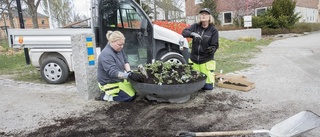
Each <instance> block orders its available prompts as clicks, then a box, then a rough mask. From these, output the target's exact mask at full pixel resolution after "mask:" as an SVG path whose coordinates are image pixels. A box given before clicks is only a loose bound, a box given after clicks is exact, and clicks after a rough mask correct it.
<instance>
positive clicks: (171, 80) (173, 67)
mask: <svg viewBox="0 0 320 137" xmlns="http://www.w3.org/2000/svg"><path fill="white" fill-rule="evenodd" d="M144 68H145V69H146V71H147V74H148V79H146V80H145V83H150V84H158V85H173V84H185V83H190V82H195V81H197V80H199V79H200V78H203V77H205V75H204V74H202V73H200V72H198V71H193V70H192V68H191V66H190V65H187V64H177V63H172V62H162V61H156V62H154V63H152V64H145V65H144Z"/></svg>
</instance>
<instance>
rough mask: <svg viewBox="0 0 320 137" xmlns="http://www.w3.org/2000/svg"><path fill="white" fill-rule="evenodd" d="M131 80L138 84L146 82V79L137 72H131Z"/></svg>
mask: <svg viewBox="0 0 320 137" xmlns="http://www.w3.org/2000/svg"><path fill="white" fill-rule="evenodd" d="M128 77H129V79H132V80H133V81H137V82H144V79H145V77H144V76H143V75H142V74H140V73H137V72H131V73H130V74H129V76H128Z"/></svg>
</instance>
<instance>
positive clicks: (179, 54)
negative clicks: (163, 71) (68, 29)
mask: <svg viewBox="0 0 320 137" xmlns="http://www.w3.org/2000/svg"><path fill="white" fill-rule="evenodd" d="M97 13H98V14H96V15H97V20H98V22H97V23H96V26H97V27H96V28H95V30H96V34H98V37H96V38H97V43H99V44H98V45H99V47H101V49H103V48H104V47H105V45H106V44H107V42H108V41H107V39H106V33H107V31H109V30H111V31H114V30H119V31H121V32H122V33H123V34H124V36H125V38H126V44H125V46H124V50H125V52H126V54H127V55H128V59H129V63H130V65H131V66H132V67H136V66H138V65H139V64H144V63H152V62H153V61H154V60H162V61H171V62H175V63H186V60H187V57H188V55H187V54H188V50H187V49H188V42H187V40H186V39H185V38H183V37H182V36H181V35H179V34H177V33H176V32H173V31H171V30H169V29H166V28H163V27H160V26H158V25H154V24H152V22H151V20H150V19H149V17H148V15H146V14H145V12H144V11H143V9H141V7H140V6H139V5H138V4H137V3H136V2H135V1H134V0H100V2H99V4H98V12H97Z"/></svg>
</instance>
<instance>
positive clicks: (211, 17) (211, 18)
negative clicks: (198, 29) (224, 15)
mask: <svg viewBox="0 0 320 137" xmlns="http://www.w3.org/2000/svg"><path fill="white" fill-rule="evenodd" d="M209 16H210V17H209V24H211V25H214V18H213V16H212V15H211V14H209ZM197 20H198V22H197V23H198V24H201V20H200V15H198V17H197Z"/></svg>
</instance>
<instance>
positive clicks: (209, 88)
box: [201, 83, 214, 91]
mask: <svg viewBox="0 0 320 137" xmlns="http://www.w3.org/2000/svg"><path fill="white" fill-rule="evenodd" d="M213 88H214V85H213V84H212V83H211V84H208V83H206V84H204V86H203V87H202V88H201V89H202V90H206V91H207V90H213Z"/></svg>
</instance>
